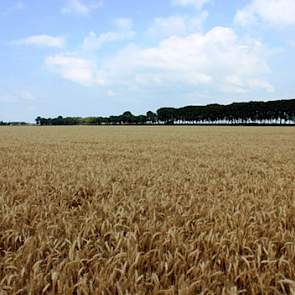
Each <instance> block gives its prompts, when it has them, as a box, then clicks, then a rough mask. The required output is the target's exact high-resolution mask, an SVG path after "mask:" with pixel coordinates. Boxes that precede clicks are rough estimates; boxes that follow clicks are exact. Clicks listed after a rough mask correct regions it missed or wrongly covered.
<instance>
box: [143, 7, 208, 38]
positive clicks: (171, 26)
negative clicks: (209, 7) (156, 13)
mask: <svg viewBox="0 0 295 295" xmlns="http://www.w3.org/2000/svg"><path fill="white" fill-rule="evenodd" d="M207 16H208V13H207V12H206V11H203V12H202V13H201V14H200V15H199V16H198V17H188V16H170V17H163V18H156V19H154V21H153V23H152V25H151V26H150V28H149V29H148V30H147V33H148V34H149V35H151V36H158V37H162V38H163V37H170V36H179V35H186V34H188V33H192V32H197V31H199V30H201V29H202V25H203V22H204V21H205V20H206V18H207Z"/></svg>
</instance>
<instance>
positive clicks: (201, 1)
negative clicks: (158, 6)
mask: <svg viewBox="0 0 295 295" xmlns="http://www.w3.org/2000/svg"><path fill="white" fill-rule="evenodd" d="M208 2H209V0H172V4H173V5H176V6H193V7H195V8H198V9H201V8H202V7H203V6H204V5H205V4H206V3H208Z"/></svg>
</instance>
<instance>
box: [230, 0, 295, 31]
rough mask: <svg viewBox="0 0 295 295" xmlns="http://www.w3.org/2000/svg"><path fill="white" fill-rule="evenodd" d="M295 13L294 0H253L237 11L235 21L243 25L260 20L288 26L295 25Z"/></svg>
mask: <svg viewBox="0 0 295 295" xmlns="http://www.w3.org/2000/svg"><path fill="white" fill-rule="evenodd" d="M294 15H295V1H294V0H252V1H251V3H250V4H248V5H247V6H245V7H244V8H243V9H241V10H239V11H238V12H237V14H236V16H235V22H236V23H238V24H240V25H243V26H245V25H250V24H254V23H257V22H259V21H263V22H266V23H268V24H271V25H275V26H288V25H295V18H294Z"/></svg>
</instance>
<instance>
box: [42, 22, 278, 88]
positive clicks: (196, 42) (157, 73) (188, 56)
mask: <svg viewBox="0 0 295 295" xmlns="http://www.w3.org/2000/svg"><path fill="white" fill-rule="evenodd" d="M47 64H50V65H53V66H55V68H56V69H57V71H58V72H59V73H60V74H61V75H62V77H63V78H65V79H68V80H72V81H76V82H79V83H82V84H85V85H95V84H96V85H103V86H108V87H112V86H128V87H129V86H130V85H132V86H134V85H137V86H138V87H142V88H144V87H151V88H153V87H176V86H177V85H182V86H191V87H196V89H197V88H198V87H206V88H208V87H212V89H215V90H217V91H220V92H223V93H247V92H248V91H251V90H254V89H263V90H264V91H268V92H271V91H273V87H272V85H271V84H270V83H269V82H268V81H267V80H266V79H265V78H264V76H266V75H267V74H268V73H269V72H270V69H269V67H268V64H267V50H266V49H265V48H264V46H263V45H262V44H261V43H260V42H257V41H255V40H244V39H242V38H240V37H239V36H238V35H237V34H236V33H235V32H234V31H233V29H231V28H227V27H215V28H213V29H212V30H210V31H208V32H207V33H201V32H199V33H192V34H189V35H187V36H173V37H169V38H166V39H164V40H162V41H161V42H160V43H159V44H158V45H157V46H155V47H149V48H140V47H138V46H136V45H129V46H127V47H126V48H124V49H122V50H120V51H119V52H118V53H117V54H116V55H115V56H112V57H109V58H108V59H106V60H104V61H103V62H101V63H100V67H99V68H98V67H97V66H96V65H95V61H93V62H90V61H87V60H84V59H81V58H79V57H73V56H72V57H71V56H55V57H49V58H48V59H47Z"/></svg>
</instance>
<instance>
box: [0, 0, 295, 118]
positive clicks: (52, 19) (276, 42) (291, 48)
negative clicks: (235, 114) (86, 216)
mask: <svg viewBox="0 0 295 295" xmlns="http://www.w3.org/2000/svg"><path fill="white" fill-rule="evenodd" d="M294 15H295V0H235V1H232V0H146V1H145V0H140V1H135V0H124V1H122V0H50V1H40V0H19V1H17V0H1V1H0V28H1V29H0V59H1V63H0V106H1V107H0V121H1V120H4V121H8V120H27V121H33V120H34V119H35V117H36V116H38V115H41V116H57V115H59V114H61V115H64V116H67V115H71V116H74V115H79V116H90V115H97V116H98V115H111V114H119V113H121V112H123V111H125V110H130V111H132V112H134V113H135V114H139V113H145V112H146V111H148V110H154V111H155V110H156V109H157V108H159V107H161V106H184V105H199V104H207V103H216V102H217V103H229V102H232V101H242V100H250V99H251V100H254V99H255V100H263V99H277V98H294V97H295V94H294V88H295V81H294V77H295V76H294V73H293V72H294V68H295V38H294V37H295V17H294Z"/></svg>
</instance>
